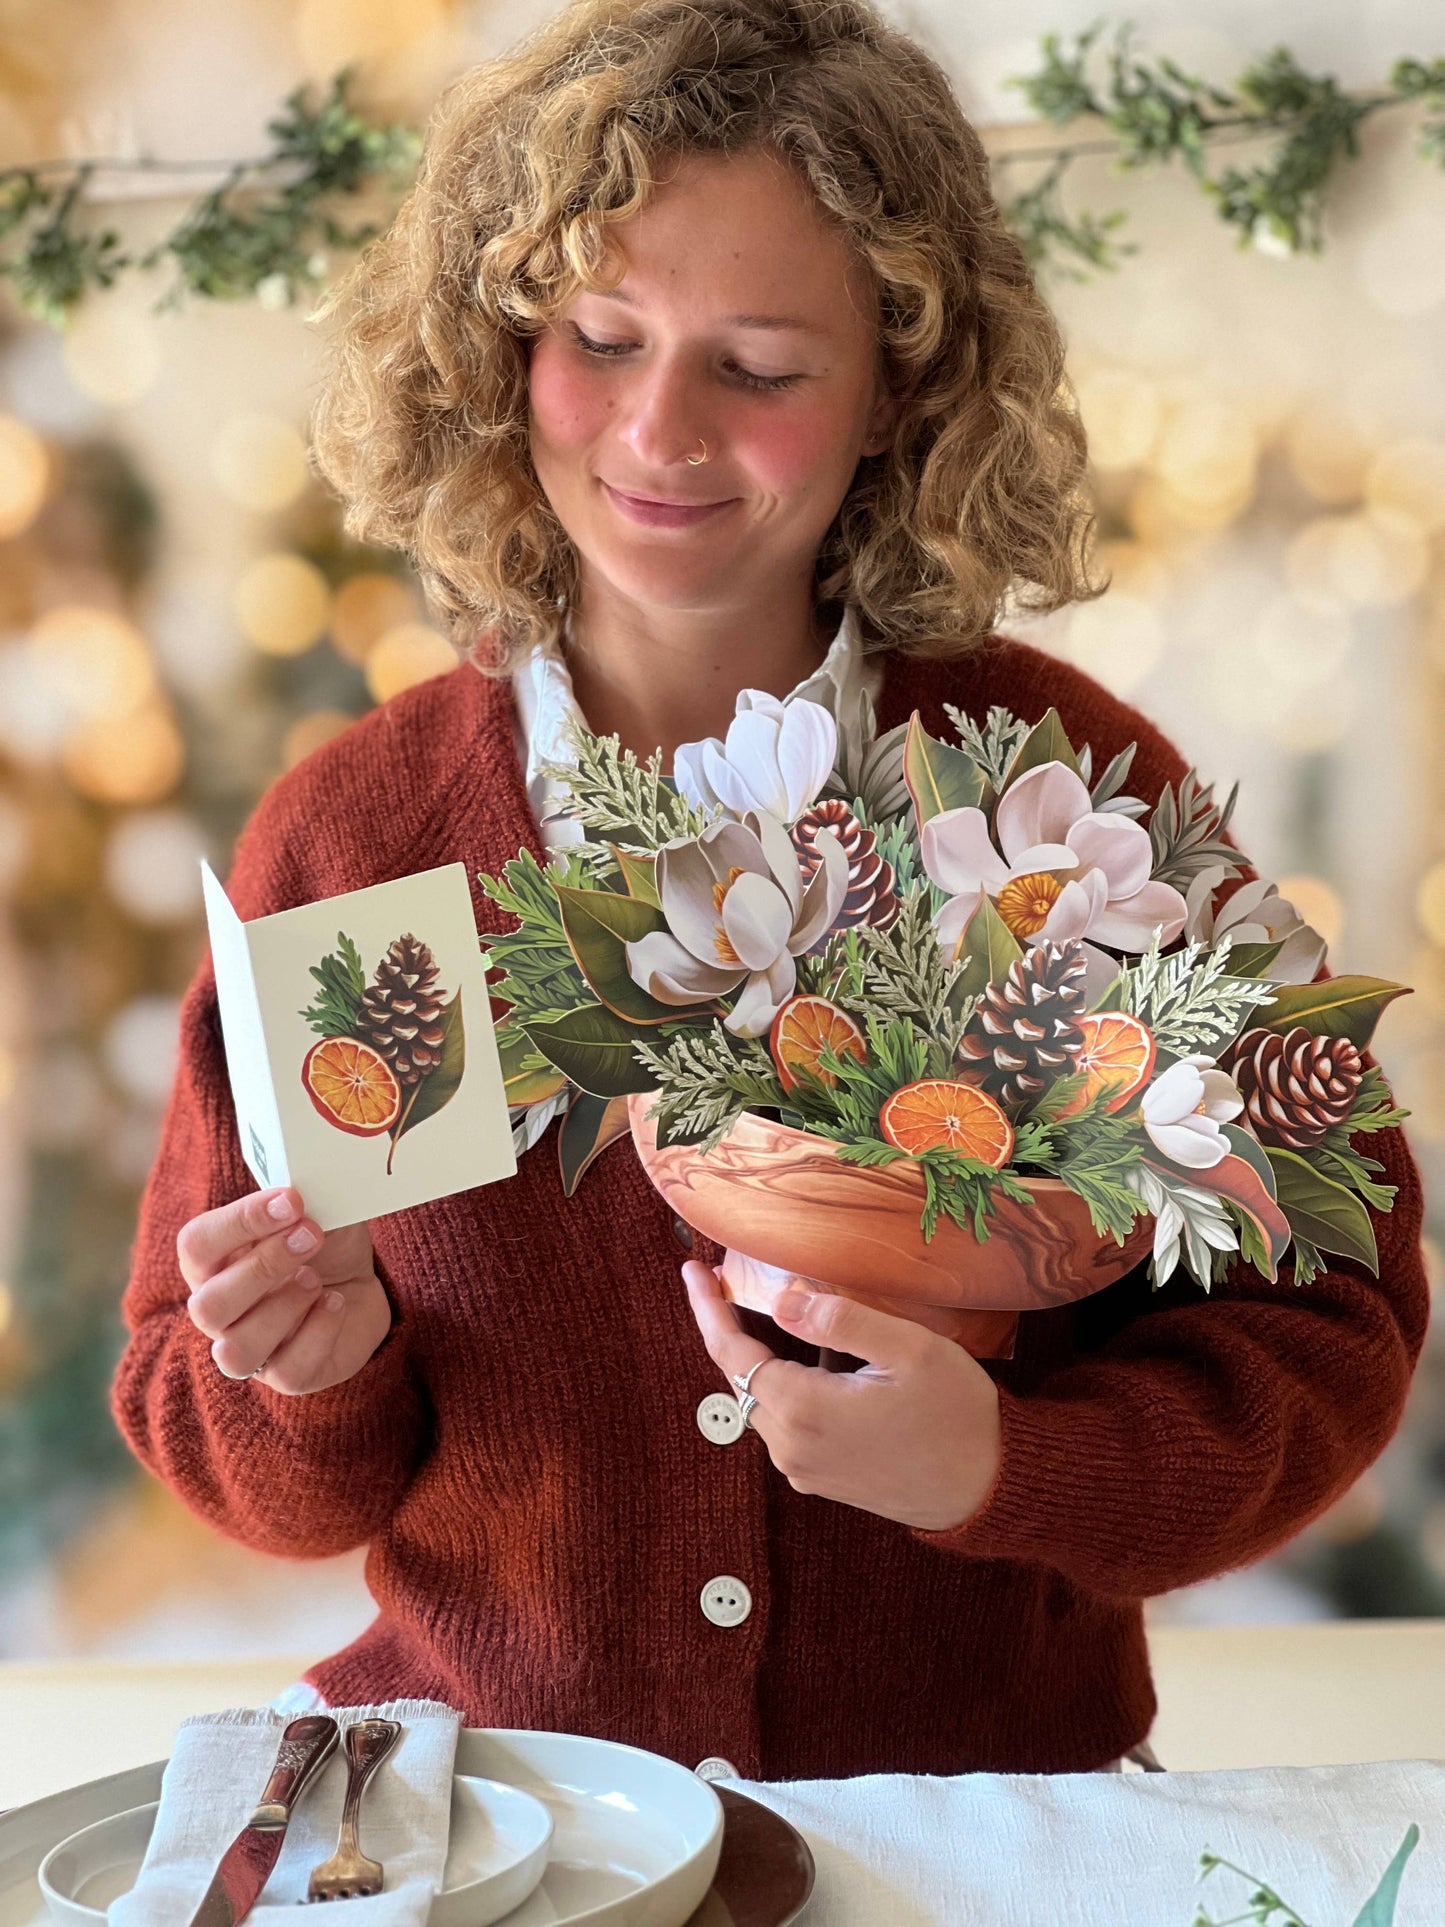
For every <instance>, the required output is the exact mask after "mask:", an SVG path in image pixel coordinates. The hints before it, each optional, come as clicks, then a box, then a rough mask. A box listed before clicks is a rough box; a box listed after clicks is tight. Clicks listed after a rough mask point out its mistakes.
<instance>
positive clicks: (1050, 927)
mask: <svg viewBox="0 0 1445 1927" xmlns="http://www.w3.org/2000/svg"><path fill="white" fill-rule="evenodd" d="M1108 897H1109V885H1108V882H1107V880H1106V878H1105V876H1104V873H1103V871H1102V870H1086V871H1085V872H1084V874H1083V876H1081V877H1070V878H1069V880H1068V882H1067V883H1066V884H1065V885H1064V887H1063V889H1062V890H1060V892H1059V894H1058V898H1057V899H1056V901H1055V903H1054V905H1053V908H1052V909H1051V910H1050V911H1049V914H1048V916H1047V917H1045V919H1044V927H1043V929H1042V930H1040V931H1039V933H1038V934H1039V935H1040V936H1041V937H1047V938H1048V939H1049V941H1050V943H1067V942H1068V941H1069V939H1070V937H1082V936H1083V935H1084V933H1085V932H1086V931H1088V930H1092V929H1093V927H1094V920H1095V918H1096V917H1097V916H1098V915H1099V914H1100V913H1101V912H1102V910H1103V908H1104V905H1105V904H1106V903H1107V902H1108Z"/></svg>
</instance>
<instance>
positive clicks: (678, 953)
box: [627, 810, 848, 1037]
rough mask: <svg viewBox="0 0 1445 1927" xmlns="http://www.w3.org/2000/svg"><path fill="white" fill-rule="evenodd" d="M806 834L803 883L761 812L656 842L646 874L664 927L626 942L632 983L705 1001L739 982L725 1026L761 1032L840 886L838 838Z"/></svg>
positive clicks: (787, 841) (748, 1033)
mask: <svg viewBox="0 0 1445 1927" xmlns="http://www.w3.org/2000/svg"><path fill="white" fill-rule="evenodd" d="M814 842H815V847H816V849H817V852H818V855H819V856H820V857H821V859H822V861H821V862H820V863H819V865H818V869H817V871H816V873H815V874H814V876H813V879H812V881H811V882H810V883H809V884H808V885H807V886H806V888H805V887H804V884H803V877H802V871H801V869H800V867H799V863H798V853H797V851H796V850H795V849H794V848H793V844H792V839H791V838H790V837H789V835H788V832H787V830H786V829H785V828H784V827H783V825H782V824H781V823H780V822H779V821H778V819H777V818H776V817H775V816H771V815H769V814H768V813H767V812H766V811H763V810H751V811H749V812H748V814H747V815H746V817H745V818H744V820H743V821H742V822H741V823H731V822H728V821H726V820H724V821H722V822H720V823H713V824H711V825H710V826H709V827H708V828H707V829H706V830H704V831H703V833H702V835H701V836H699V837H696V838H679V839H678V840H677V841H676V842H673V843H665V844H664V845H663V846H662V848H661V849H660V850H659V851H658V853H657V867H656V870H655V871H654V873H653V874H654V880H655V882H656V885H657V894H658V896H659V898H660V899H661V902H662V914H663V916H664V917H665V918H666V920H667V928H666V930H653V931H649V933H648V934H647V935H646V936H645V937H639V938H637V939H636V941H635V942H632V943H629V944H628V946H627V968H628V971H629V973H630V974H631V976H632V979H633V981H634V982H635V983H638V984H641V986H642V988H643V989H644V990H645V991H647V993H648V994H649V996H652V997H655V998H657V1000H658V1002H659V1003H664V1004H703V1003H708V1002H710V1001H711V999H712V998H714V997H725V996H728V995H729V994H731V993H732V992H733V991H735V990H738V988H739V986H741V994H740V995H739V997H738V1000H737V1002H736V1004H735V1005H734V1006H733V1009H732V1010H731V1011H730V1012H729V1014H728V1015H727V1017H726V1018H725V1019H724V1020H723V1021H724V1024H725V1025H726V1027H727V1029H728V1030H730V1031H732V1032H734V1033H735V1035H737V1036H739V1037H761V1036H762V1035H763V1033H764V1032H765V1031H766V1030H767V1029H768V1026H769V1025H770V1024H771V1023H772V1021H773V1018H774V1017H775V1016H776V1015H777V1010H778V1006H779V1004H781V1003H782V1002H783V1001H784V999H785V998H788V997H791V996H792V994H793V991H794V990H795V989H796V987H797V981H798V973H797V966H796V964H795V963H794V961H793V959H794V958H795V957H800V956H802V955H803V953H804V952H805V951H807V950H810V949H811V948H812V946H813V945H814V944H815V943H816V942H817V941H818V939H819V938H820V937H821V936H822V935H823V934H824V932H825V931H827V930H828V929H830V928H831V927H832V923H833V919H834V917H836V916H837V914H838V911H839V910H840V908H841V907H842V903H843V899H844V897H845V896H846V895H847V893H848V859H847V857H846V856H845V855H844V854H843V846H842V844H841V843H839V841H838V839H837V837H836V836H834V834H833V833H832V831H831V830H822V831H820V832H819V833H818V835H817V837H816V838H815V839H814Z"/></svg>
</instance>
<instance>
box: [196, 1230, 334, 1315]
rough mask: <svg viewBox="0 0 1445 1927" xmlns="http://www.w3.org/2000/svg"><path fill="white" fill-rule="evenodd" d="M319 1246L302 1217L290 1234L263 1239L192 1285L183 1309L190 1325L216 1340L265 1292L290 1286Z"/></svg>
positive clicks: (315, 1232) (318, 1238)
mask: <svg viewBox="0 0 1445 1927" xmlns="http://www.w3.org/2000/svg"><path fill="white" fill-rule="evenodd" d="M293 1240H294V1241H295V1242H294V1243H293ZM320 1244H321V1233H320V1232H319V1231H318V1230H317V1228H316V1226H315V1225H313V1224H312V1223H311V1222H310V1220H309V1219H306V1218H302V1219H301V1220H299V1222H298V1223H296V1224H294V1225H293V1226H292V1227H291V1229H290V1230H289V1231H277V1232H274V1233H273V1234H272V1235H271V1236H270V1237H269V1238H263V1239H262V1240H261V1241H260V1243H259V1244H254V1245H252V1246H251V1248H250V1250H249V1251H246V1252H243V1253H242V1255H241V1256H240V1257H239V1258H236V1259H235V1260H234V1261H233V1262H232V1263H231V1264H229V1265H227V1266H226V1267H225V1268H224V1270H221V1271H218V1272H216V1273H215V1274H214V1276H212V1277H209V1278H207V1279H206V1280H205V1281H204V1283H202V1284H198V1285H197V1286H196V1287H195V1289H194V1290H193V1291H192V1292H191V1295H190V1299H189V1302H188V1303H187V1306H186V1309H187V1311H188V1312H189V1313H190V1316H191V1318H192V1320H193V1322H194V1323H195V1324H197V1325H199V1326H200V1328H201V1330H202V1331H203V1332H204V1333H205V1334H206V1336H207V1338H219V1337H220V1336H221V1334H222V1332H224V1331H226V1330H227V1329H228V1327H230V1326H231V1325H234V1324H235V1322H236V1320H237V1319H238V1318H240V1317H242V1316H243V1315H244V1314H245V1313H246V1312H248V1311H250V1310H251V1308H252V1307H253V1306H254V1305H257V1304H259V1303H260V1302H261V1300H262V1299H263V1298H264V1297H265V1296H266V1294H267V1293H268V1292H272V1291H275V1290H276V1289H277V1288H278V1287H279V1286H281V1285H285V1284H289V1283H290V1282H291V1281H292V1279H294V1278H295V1276H296V1274H297V1272H298V1270H300V1269H301V1267H302V1266H303V1265H304V1264H305V1263H306V1262H307V1260H308V1259H312V1258H314V1257H315V1255H316V1253H317V1250H318V1248H319V1246H320ZM298 1247H299V1249H298Z"/></svg>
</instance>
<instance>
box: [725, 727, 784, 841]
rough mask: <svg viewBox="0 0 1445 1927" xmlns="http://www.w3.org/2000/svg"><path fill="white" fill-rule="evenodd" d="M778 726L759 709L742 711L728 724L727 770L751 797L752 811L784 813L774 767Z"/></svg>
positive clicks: (781, 785) (780, 783)
mask: <svg viewBox="0 0 1445 1927" xmlns="http://www.w3.org/2000/svg"><path fill="white" fill-rule="evenodd" d="M780 730H781V725H780V724H779V723H776V722H774V720H773V718H772V717H771V716H765V715H764V714H763V713H762V712H761V711H760V710H756V709H745V710H743V711H742V712H741V713H740V714H739V715H737V716H734V718H733V720H732V722H731V723H730V724H729V725H728V734H727V745H726V755H727V763H728V768H729V769H730V770H731V771H732V772H733V774H734V776H735V777H737V779H738V781H739V782H740V783H741V784H742V786H743V788H744V789H746V790H747V791H748V793H749V794H750V795H751V797H752V798H753V803H752V807H753V808H754V809H756V810H771V811H772V813H773V815H774V816H786V815H787V813H788V792H787V789H786V788H785V786H784V783H783V775H782V771H781V770H780V768H779V767H778V736H779V733H780Z"/></svg>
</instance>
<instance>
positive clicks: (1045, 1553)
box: [912, 669, 1429, 1598]
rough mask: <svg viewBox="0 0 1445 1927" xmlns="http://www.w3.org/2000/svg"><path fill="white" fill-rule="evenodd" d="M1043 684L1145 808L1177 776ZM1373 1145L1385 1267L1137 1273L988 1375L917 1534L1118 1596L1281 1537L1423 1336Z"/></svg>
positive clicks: (1065, 681) (1077, 683)
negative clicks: (947, 1504)
mask: <svg viewBox="0 0 1445 1927" xmlns="http://www.w3.org/2000/svg"><path fill="white" fill-rule="evenodd" d="M1060 692H1062V695H1061V694H1060ZM1050 694H1051V696H1052V698H1053V700H1055V701H1056V702H1057V704H1058V707H1059V710H1060V713H1061V715H1062V717H1063V720H1064V722H1065V725H1066V726H1068V727H1069V728H1070V735H1071V737H1073V739H1074V740H1079V739H1080V737H1081V736H1087V735H1089V734H1090V733H1091V731H1090V730H1089V729H1088V728H1087V727H1086V728H1083V729H1079V728H1078V727H1077V725H1076V724H1071V708H1072V707H1075V706H1076V707H1077V709H1078V711H1079V712H1081V713H1086V714H1087V717H1088V720H1089V721H1090V722H1092V723H1094V724H1095V725H1096V726H1095V727H1094V729H1093V730H1092V734H1093V736H1094V740H1095V750H1096V754H1097V751H1098V750H1099V748H1100V747H1101V744H1102V746H1103V747H1104V748H1105V749H1106V753H1108V754H1113V752H1114V751H1115V750H1116V749H1117V748H1119V747H1121V746H1122V744H1123V742H1127V741H1129V740H1131V739H1132V738H1136V737H1137V738H1138V740H1139V742H1140V756H1139V758H1138V760H1137V762H1136V767H1135V772H1134V775H1133V777H1132V778H1131V780H1130V782H1129V784H1128V788H1129V789H1130V791H1131V792H1133V793H1136V794H1138V795H1142V796H1145V797H1146V798H1148V799H1149V800H1150V801H1151V802H1152V801H1153V799H1154V798H1155V797H1156V796H1157V795H1158V793H1159V789H1160V787H1161V786H1162V785H1163V784H1164V783H1167V782H1174V783H1177V781H1178V779H1179V776H1180V775H1181V774H1182V773H1183V770H1184V767H1185V765H1184V763H1183V760H1182V758H1180V757H1179V755H1178V752H1177V751H1175V750H1174V749H1173V747H1172V745H1170V744H1168V743H1167V741H1166V740H1165V739H1164V738H1163V737H1162V736H1160V735H1159V733H1158V732H1157V731H1156V730H1154V729H1153V727H1152V726H1151V725H1149V724H1148V723H1147V722H1146V720H1145V719H1144V718H1143V717H1142V716H1139V715H1138V714H1137V713H1136V712H1134V711H1132V710H1130V709H1128V708H1127V707H1126V706H1125V705H1123V704H1122V703H1117V702H1115V701H1114V700H1113V699H1112V698H1110V697H1108V696H1107V695H1106V694H1105V692H1104V691H1103V690H1101V689H1099V688H1098V686H1097V685H1095V684H1092V683H1091V682H1089V681H1088V679H1087V678H1084V677H1082V676H1080V675H1078V673H1077V672H1076V671H1072V670H1068V671H1065V670H1062V669H1059V670H1057V672H1056V673H1051V686H1050ZM1101 716H1102V717H1104V718H1105V720H1104V722H1103V726H1102V727H1099V726H1097V725H1098V724H1099V720H1100V718H1101ZM1101 766H1102V765H1100V764H1098V763H1097V762H1096V767H1101ZM1321 974H1322V975H1323V974H1326V973H1323V972H1322V973H1321ZM1366 1061H1367V1062H1369V1061H1371V1060H1370V1059H1369V1058H1368V1057H1367V1058H1366ZM1369 1150H1370V1154H1371V1155H1372V1156H1374V1157H1377V1158H1379V1159H1380V1160H1381V1162H1382V1163H1383V1164H1384V1166H1385V1169H1384V1171H1383V1172H1382V1173H1380V1181H1381V1182H1382V1183H1386V1184H1393V1185H1395V1186H1396V1187H1397V1192H1396V1197H1395V1202H1394V1208H1393V1210H1392V1211H1390V1212H1388V1213H1380V1212H1377V1211H1374V1210H1371V1212H1370V1217H1371V1222H1372V1223H1373V1225H1374V1229H1375V1235H1376V1241H1377V1245H1378V1251H1379V1275H1378V1277H1376V1276H1374V1275H1372V1274H1371V1273H1370V1272H1369V1271H1368V1270H1367V1269H1366V1268H1365V1267H1363V1266H1362V1265H1359V1264H1357V1263H1355V1262H1353V1261H1349V1260H1344V1259H1340V1260H1333V1261H1330V1263H1329V1268H1328V1269H1322V1270H1320V1271H1319V1272H1317V1273H1316V1275H1315V1277H1314V1278H1313V1279H1312V1280H1311V1281H1310V1283H1309V1284H1307V1285H1297V1284H1296V1283H1295V1281H1294V1272H1293V1267H1292V1266H1289V1265H1285V1266H1283V1267H1281V1269H1280V1273H1279V1277H1278V1280H1277V1282H1276V1283H1274V1284H1270V1283H1269V1282H1268V1281H1267V1280H1266V1279H1265V1278H1263V1277H1262V1276H1261V1275H1260V1274H1259V1273H1258V1272H1256V1271H1255V1270H1254V1269H1253V1268H1252V1267H1250V1266H1247V1265H1245V1264H1244V1263H1243V1262H1242V1261H1241V1260H1236V1261H1235V1263H1234V1264H1233V1265H1232V1267H1231V1269H1230V1271H1229V1274H1228V1277H1227V1279H1226V1280H1224V1281H1223V1282H1221V1283H1219V1284H1216V1285H1215V1286H1214V1287H1213V1289H1212V1290H1211V1292H1210V1293H1209V1294H1208V1295H1207V1296H1206V1294H1205V1293H1204V1291H1203V1289H1202V1288H1201V1287H1200V1286H1198V1285H1196V1284H1195V1283H1194V1282H1193V1281H1192V1280H1190V1279H1187V1278H1184V1277H1181V1276H1178V1275H1176V1277H1175V1278H1172V1279H1170V1280H1169V1281H1168V1283H1167V1284H1166V1285H1165V1286H1164V1287H1163V1288H1162V1289H1160V1290H1158V1291H1155V1290H1153V1288H1152V1287H1151V1286H1150V1284H1149V1282H1148V1278H1147V1275H1146V1274H1145V1272H1144V1271H1143V1269H1142V1268H1141V1269H1140V1270H1137V1271H1135V1272H1134V1273H1131V1274H1130V1275H1129V1277H1128V1278H1126V1279H1122V1280H1120V1282H1119V1283H1118V1284H1116V1285H1114V1286H1112V1287H1110V1288H1109V1289H1107V1290H1106V1291H1104V1292H1102V1293H1100V1294H1099V1295H1098V1297H1097V1298H1096V1299H1090V1300H1085V1301H1084V1302H1083V1303H1082V1304H1081V1305H1079V1306H1078V1307H1076V1308H1075V1310H1074V1313H1073V1315H1074V1316H1075V1318H1076V1320H1077V1324H1076V1348H1077V1349H1076V1352H1075V1355H1074V1356H1073V1357H1072V1359H1070V1360H1069V1361H1068V1362H1067V1363H1065V1364H1061V1365H1059V1366H1058V1367H1056V1368H1055V1369H1054V1370H1053V1371H1051V1372H1047V1373H1045V1374H1044V1375H1043V1376H1042V1378H1041V1379H1039V1380H1038V1381H1037V1382H1035V1383H1034V1384H1032V1385H1030V1386H1029V1388H1028V1389H1027V1391H1026V1392H1025V1391H1022V1390H1020V1391H1010V1390H1008V1389H1006V1388H1005V1385H1004V1384H1002V1383H1001V1384H1000V1385H999V1408H1000V1419H1001V1427H1002V1455H1001V1460H1000V1464H999V1468H998V1472H997V1474H996V1477H995V1480H994V1484H993V1487H992V1489H991V1491H990V1492H989V1494H988V1496H987V1497H986V1499H985V1500H984V1503H983V1505H982V1506H981V1507H980V1508H979V1510H978V1511H976V1512H975V1513H974V1514H973V1516H972V1517H971V1518H970V1519H968V1520H966V1521H965V1522H964V1523H963V1524H962V1525H961V1526H957V1527H954V1528H952V1529H951V1530H948V1531H943V1532H931V1531H926V1530H922V1529H912V1530H913V1536H914V1537H915V1538H917V1539H918V1540H919V1541H920V1542H921V1543H923V1544H926V1545H931V1546H935V1547H937V1548H938V1549H939V1550H941V1551H943V1552H945V1553H947V1554H951V1555H957V1556H962V1557H972V1558H981V1559H1011V1560H1020V1561H1026V1562H1029V1563H1032V1564H1036V1565H1044V1566H1048V1567H1051V1568H1053V1569H1055V1570H1056V1571H1058V1572H1060V1573H1062V1574H1063V1575H1064V1576H1065V1577H1066V1578H1068V1579H1069V1580H1071V1581H1072V1582H1073V1583H1074V1584H1076V1585H1078V1586H1080V1587H1083V1588H1085V1589H1087V1590H1089V1591H1091V1592H1095V1593H1099V1594H1103V1595H1106V1596H1110V1597H1114V1598H1147V1597H1150V1596H1153V1595H1155V1594H1158V1593H1163V1592H1168V1591H1171V1590H1172V1589H1174V1588H1175V1587H1178V1586H1187V1585H1192V1584H1194V1583H1196V1582H1198V1581H1200V1580H1203V1579H1208V1578H1212V1577H1214V1576H1216V1575H1218V1574H1220V1573H1223V1572H1227V1571H1230V1570H1231V1569H1233V1568H1235V1567H1238V1566H1243V1565H1247V1564H1249V1563H1250V1562H1251V1561H1253V1560H1256V1559H1259V1558H1262V1557H1263V1556H1264V1555H1265V1554H1266V1553H1268V1552H1271V1551H1273V1550H1275V1549H1276V1548H1277V1547H1279V1546H1281V1545H1283V1544H1284V1543H1285V1542H1286V1541H1287V1540H1289V1539H1291V1538H1293V1537H1294V1535H1295V1534H1296V1533H1297V1532H1299V1531H1300V1530H1301V1528H1302V1527H1303V1526H1305V1525H1306V1524H1308V1522H1309V1521H1310V1520H1311V1519H1312V1518H1314V1517H1315V1516H1316V1515H1317V1514H1319V1513H1321V1512H1322V1511H1324V1510H1325V1508H1326V1507H1327V1506H1329V1505H1330V1504H1331V1503H1332V1502H1333V1501H1334V1500H1335V1499H1337V1498H1338V1497H1339V1496H1340V1494H1341V1493H1343V1492H1344V1491H1345V1490H1346V1489H1347V1488H1348V1487H1349V1486H1350V1485H1351V1484H1352V1483H1353V1482H1354V1480H1355V1479H1356V1478H1358V1476H1359V1475H1360V1473H1361V1472H1362V1471H1364V1469H1365V1468H1366V1467H1367V1466H1368V1465H1370V1464H1371V1463H1372V1462H1373V1461H1374V1460H1375V1459H1376V1458H1377V1457H1378V1456H1379V1454H1380V1453H1381V1452H1382V1451H1383V1450H1384V1448H1385V1446H1386V1444H1387V1443H1388V1442H1389V1440H1390V1438H1391V1436H1392V1435H1393V1433H1394V1432H1395V1430H1396V1428H1397V1427H1398V1425H1399V1422H1400V1419H1401V1416H1402V1414H1403V1411H1404V1406H1405V1399H1406V1395H1407V1392H1408V1389H1409V1384H1410V1378H1411V1375H1412V1373H1413V1371H1414V1368H1415V1364H1416V1361H1417V1360H1418V1358H1419V1355H1420V1350H1421V1347H1422V1344H1423V1342H1424V1335H1425V1327H1426V1323H1427V1320H1428V1316H1429V1288H1428V1284H1427V1281H1426V1276H1425V1266H1424V1255H1423V1250H1422V1242H1421V1240H1422V1215H1423V1210H1422V1197H1421V1185H1420V1176H1419V1172H1418V1170H1417V1168H1416V1164H1415V1161H1414V1159H1413V1157H1412V1155H1411V1152H1410V1149H1409V1146H1408V1144H1407V1142H1406V1140H1405V1137H1404V1134H1403V1132H1402V1131H1401V1130H1399V1129H1398V1128H1396V1129H1393V1130H1388V1131H1381V1132H1378V1133H1376V1134H1375V1135H1373V1136H1372V1137H1371V1139H1370V1141H1369ZM1039 1315H1040V1316H1043V1317H1054V1316H1057V1315H1058V1314H1056V1313H1052V1312H1046V1313H1042V1314H1039Z"/></svg>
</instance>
